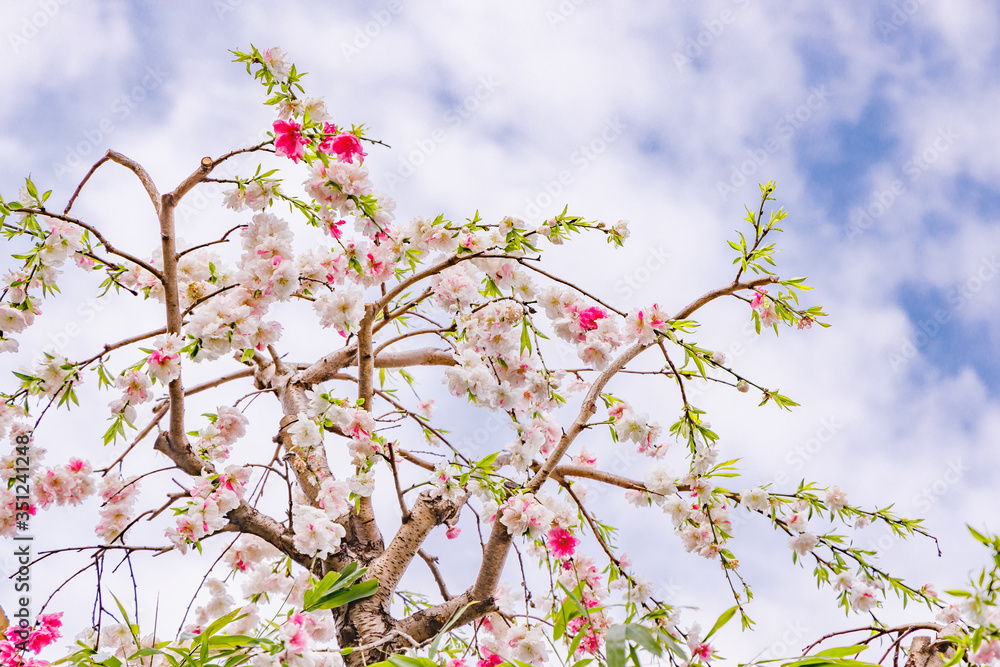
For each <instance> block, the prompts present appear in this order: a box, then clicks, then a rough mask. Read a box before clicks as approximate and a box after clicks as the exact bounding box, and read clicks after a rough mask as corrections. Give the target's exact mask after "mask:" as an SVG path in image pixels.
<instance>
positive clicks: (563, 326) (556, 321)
mask: <svg viewBox="0 0 1000 667" xmlns="http://www.w3.org/2000/svg"><path fill="white" fill-rule="evenodd" d="M539 302H540V303H541V304H542V306H543V307H544V308H545V314H546V315H547V316H548V317H549V319H551V320H552V326H553V327H554V328H555V332H556V334H557V335H558V336H559V337H560V338H562V339H563V340H566V341H568V342H571V343H574V344H575V345H576V349H577V354H578V355H579V357H580V360H581V361H583V362H584V363H586V364H588V365H590V366H591V367H593V368H596V369H598V370H602V369H604V368H605V367H606V366H607V365H608V362H609V361H610V360H611V353H612V351H614V349H615V348H617V347H618V346H619V345H621V344H622V343H624V342H625V341H626V340H627V338H626V335H625V334H624V333H623V332H622V330H621V326H620V320H621V318H618V317H611V316H610V315H609V314H608V313H607V312H606V311H605V310H603V309H601V308H598V307H596V306H589V307H587V306H586V304H585V303H584V301H583V298H582V297H581V296H580V295H579V294H578V293H577V292H575V291H573V290H570V289H568V288H564V287H550V288H549V289H547V290H546V291H545V292H543V293H542V294H541V295H540V297H539Z"/></svg>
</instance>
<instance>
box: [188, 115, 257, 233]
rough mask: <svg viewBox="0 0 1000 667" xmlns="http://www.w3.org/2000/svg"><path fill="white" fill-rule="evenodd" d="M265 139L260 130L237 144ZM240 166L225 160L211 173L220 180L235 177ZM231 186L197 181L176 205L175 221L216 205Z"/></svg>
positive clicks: (189, 218)
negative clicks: (196, 184) (192, 188)
mask: <svg viewBox="0 0 1000 667" xmlns="http://www.w3.org/2000/svg"><path fill="white" fill-rule="evenodd" d="M267 139H268V132H267V130H261V131H260V132H257V133H255V134H252V135H248V136H246V137H245V138H244V139H243V141H242V142H241V143H240V144H239V145H241V146H257V145H258V144H261V143H263V142H264V141H267ZM240 168H241V167H240V165H239V163H238V162H235V161H233V160H227V161H226V162H224V163H222V166H220V167H219V168H217V169H216V170H215V171H214V172H213V173H214V174H215V177H216V178H218V179H220V180H221V179H235V178H236V177H237V176H239V171H240ZM232 187H235V186H234V185H232V184H226V183H216V182H215V181H210V182H208V183H199V184H198V187H197V188H195V189H194V190H192V191H191V192H189V193H188V194H187V195H185V196H184V198H183V199H182V200H181V202H180V204H179V205H178V206H177V209H176V211H175V213H174V215H175V217H176V218H177V221H178V222H180V223H186V222H189V221H190V220H191V219H192V218H193V217H194V216H196V215H197V214H199V213H201V212H202V211H204V210H206V209H208V208H210V207H218V206H219V205H220V204H219V198H220V197H221V196H222V195H223V193H224V192H225V191H226V189H228V188H232Z"/></svg>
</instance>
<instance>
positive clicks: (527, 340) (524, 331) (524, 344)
mask: <svg viewBox="0 0 1000 667" xmlns="http://www.w3.org/2000/svg"><path fill="white" fill-rule="evenodd" d="M525 350H528V354H531V337H530V336H529V335H528V320H527V318H525V319H522V320H521V352H524V351H525Z"/></svg>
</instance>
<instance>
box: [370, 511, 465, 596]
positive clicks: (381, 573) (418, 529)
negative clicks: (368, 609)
mask: <svg viewBox="0 0 1000 667" xmlns="http://www.w3.org/2000/svg"><path fill="white" fill-rule="evenodd" d="M462 504H463V503H452V502H449V501H448V500H445V499H444V498H441V497H438V498H435V497H434V496H433V495H432V492H430V491H424V492H423V493H421V494H420V497H419V498H418V499H417V502H416V503H414V505H413V509H412V510H410V516H409V520H407V521H405V522H404V523H403V525H402V526H400V528H399V531H398V532H397V533H396V536H395V537H393V538H392V542H390V543H389V546H388V547H386V550H385V551H383V552H382V554H381V555H380V556H379V557H378V558H376V559H375V561H374V562H373V563H372V564H371V566H369V568H368V576H369V577H370V578H373V579H378V585H379V592H378V593H377V594H376V597H378V596H381V597H383V598H385V599H388V597H390V596H391V595H392V593H393V592H394V591H395V590H396V585H397V584H398V583H399V580H400V579H401V578H402V576H403V573H404V572H406V569H407V568H408V567H409V566H410V562H411V561H412V560H413V558H414V556H416V555H417V552H418V551H419V550H420V545H422V544H423V543H424V540H425V539H427V536H428V535H430V532H431V531H432V530H434V528H435V527H436V526H438V525H440V524H442V523H444V522H445V521H447V520H448V519H450V518H452V517H453V516H455V513H456V512H457V511H458V509H459V507H461V505H462Z"/></svg>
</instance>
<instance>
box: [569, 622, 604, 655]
mask: <svg viewBox="0 0 1000 667" xmlns="http://www.w3.org/2000/svg"><path fill="white" fill-rule="evenodd" d="M585 625H586V626H587V628H586V630H584V634H583V638H582V639H580V643H579V644H577V648H576V653H577V655H579V654H581V653H589V654H591V655H595V654H596V653H597V651H598V650H599V649H600V648H601V635H599V634H598V633H597V631H596V630H595V628H594V627H593V626H592V625H591V624H590V623H589V622H588V621H587V618H586V617H585V616H577V617H576V618H574V619H573V620H571V621H570V622H569V624H567V626H566V632H567V634H569V635H570V636H573V637H575V636H576V635H577V634H579V633H580V631H581V630H583V626H585Z"/></svg>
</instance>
